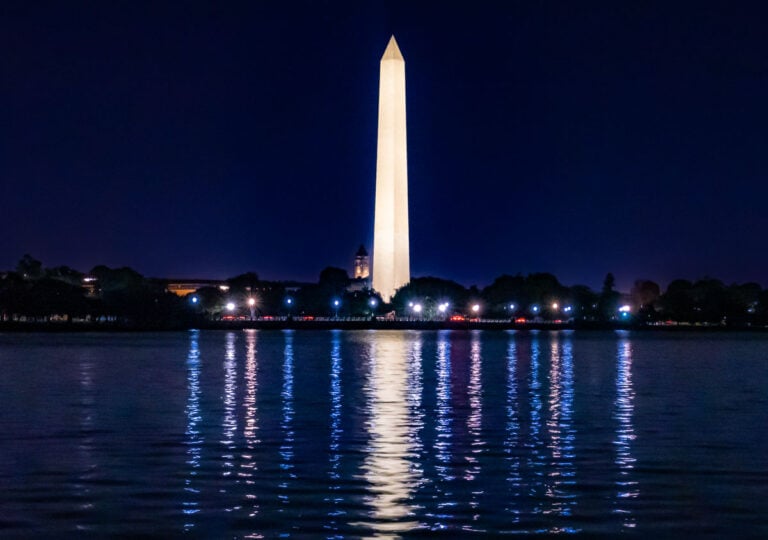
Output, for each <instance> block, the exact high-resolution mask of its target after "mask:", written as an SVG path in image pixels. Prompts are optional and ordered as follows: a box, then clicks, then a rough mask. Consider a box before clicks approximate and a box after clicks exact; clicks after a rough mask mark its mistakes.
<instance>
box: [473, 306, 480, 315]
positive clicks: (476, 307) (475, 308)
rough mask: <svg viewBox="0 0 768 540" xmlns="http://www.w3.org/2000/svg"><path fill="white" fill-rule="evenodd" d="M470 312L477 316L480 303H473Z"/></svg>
mask: <svg viewBox="0 0 768 540" xmlns="http://www.w3.org/2000/svg"><path fill="white" fill-rule="evenodd" d="M472 313H473V314H474V315H475V317H477V315H478V314H479V313H480V304H474V305H473V306H472Z"/></svg>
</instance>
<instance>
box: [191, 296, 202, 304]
mask: <svg viewBox="0 0 768 540" xmlns="http://www.w3.org/2000/svg"><path fill="white" fill-rule="evenodd" d="M199 301H200V299H199V298H198V297H197V296H193V297H192V303H193V304H197V303H198V302H199Z"/></svg>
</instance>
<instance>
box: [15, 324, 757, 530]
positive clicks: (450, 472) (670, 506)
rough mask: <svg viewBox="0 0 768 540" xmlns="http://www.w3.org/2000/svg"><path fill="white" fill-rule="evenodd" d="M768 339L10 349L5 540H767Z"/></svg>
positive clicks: (182, 336) (282, 336)
mask: <svg viewBox="0 0 768 540" xmlns="http://www.w3.org/2000/svg"><path fill="white" fill-rule="evenodd" d="M766 426H768V336H760V335H746V334H744V335H741V334H686V335H683V334H658V333H655V334H648V333H645V334H634V333H629V332H606V333H589V332H587V333H579V332H572V331H561V332H480V331H478V332H457V331H453V332H451V331H440V332H418V331H402V332H401V331H378V332H376V331H348V332H342V331H332V332H319V331H317V332H312V331H307V332H300V331H285V332H280V331H248V330H246V331H238V332H223V331H221V332H217V331H211V332H198V331H190V332H185V333H163V334H70V335H63V334H60V335H53V334H48V335H46V334H26V335H23V334H6V335H2V334H0V537H40V538H42V537H60V536H73V537H74V536H77V537H81V536H86V537H87V536H91V537H105V536H125V537H134V536H141V535H145V536H155V537H173V536H185V535H186V536H190V537H201V538H232V537H245V538H258V537H266V538H272V537H277V536H291V537H329V538H337V537H361V536H362V537H366V536H369V537H371V536H375V537H398V536H399V537H420V536H427V537H429V536H440V537H444V538H454V537H457V536H464V535H467V536H471V535H473V534H475V532H477V533H480V532H485V533H495V534H499V533H523V532H529V533H547V532H549V533H558V532H559V533H582V534H587V535H594V534H604V535H615V534H618V533H625V534H635V535H637V536H642V537H649V536H651V535H657V536H673V535H674V536H679V537H699V538H700V537H712V538H721V537H744V536H750V537H760V536H764V537H768V517H767V516H766V514H767V513H768V436H766Z"/></svg>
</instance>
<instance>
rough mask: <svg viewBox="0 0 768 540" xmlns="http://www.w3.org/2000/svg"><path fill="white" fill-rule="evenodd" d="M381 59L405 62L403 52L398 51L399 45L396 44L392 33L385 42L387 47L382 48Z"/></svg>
mask: <svg viewBox="0 0 768 540" xmlns="http://www.w3.org/2000/svg"><path fill="white" fill-rule="evenodd" d="M381 60H382V61H384V60H400V61H401V62H405V59H404V58H403V53H401V52H400V47H398V46H397V41H396V40H395V36H394V35H393V36H392V37H391V38H389V43H388V44H387V48H386V49H384V55H383V56H382V57H381Z"/></svg>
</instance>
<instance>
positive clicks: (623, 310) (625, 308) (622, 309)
mask: <svg viewBox="0 0 768 540" xmlns="http://www.w3.org/2000/svg"><path fill="white" fill-rule="evenodd" d="M631 310H632V308H631V307H630V306H627V305H624V306H621V307H620V308H619V312H620V313H629V312H630V311H631Z"/></svg>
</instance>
